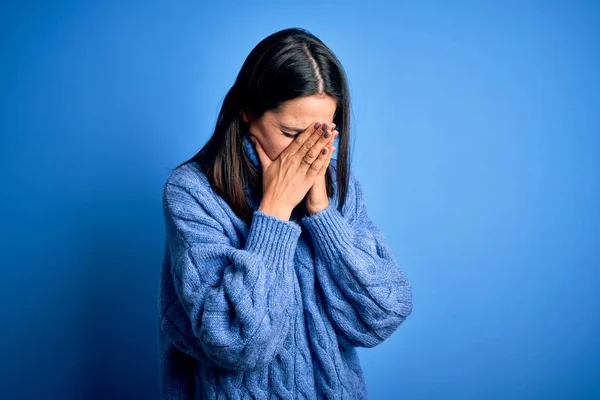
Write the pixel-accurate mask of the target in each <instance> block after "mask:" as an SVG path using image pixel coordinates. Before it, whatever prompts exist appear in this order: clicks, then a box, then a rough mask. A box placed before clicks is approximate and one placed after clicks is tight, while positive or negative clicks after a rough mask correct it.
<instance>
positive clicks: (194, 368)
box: [158, 135, 412, 399]
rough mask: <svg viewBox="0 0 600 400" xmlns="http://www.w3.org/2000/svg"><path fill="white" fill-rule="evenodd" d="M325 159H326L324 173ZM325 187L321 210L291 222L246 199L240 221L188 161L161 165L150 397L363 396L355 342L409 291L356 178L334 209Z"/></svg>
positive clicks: (392, 316) (375, 334) (373, 339)
mask: <svg viewBox="0 0 600 400" xmlns="http://www.w3.org/2000/svg"><path fill="white" fill-rule="evenodd" d="M243 137H244V149H245V151H246V152H247V154H248V155H249V157H250V159H251V160H252V162H253V163H254V164H255V165H256V166H259V165H260V162H259V159H258V157H257V154H256V149H255V148H254V144H253V143H252V142H251V141H250V140H249V138H248V136H247V135H244V136H243ZM336 166H337V161H336V160H335V159H331V161H330V168H331V169H332V173H333V177H334V182H335V175H336V172H335V171H336ZM335 192H336V193H335V194H334V196H333V197H332V198H330V203H329V206H328V207H327V208H325V209H323V210H321V211H319V212H318V213H316V214H313V215H310V216H307V217H303V218H301V219H299V220H290V221H285V220H282V219H279V218H276V217H274V216H271V215H269V214H266V213H263V212H262V211H260V210H258V206H259V204H260V198H258V200H256V201H254V202H253V201H250V203H251V204H252V206H253V208H254V214H253V219H252V222H251V224H249V225H248V224H246V223H245V222H243V220H241V219H240V218H239V217H238V216H237V215H236V214H235V213H234V212H233V211H232V209H231V208H230V207H229V206H228V204H227V203H226V202H225V201H224V200H223V199H222V198H221V197H220V196H218V195H217V194H215V192H213V190H212V188H211V186H210V184H209V182H208V179H207V178H206V176H205V175H204V174H203V173H202V172H201V171H200V169H199V167H198V165H197V164H196V163H195V162H192V163H189V164H186V165H184V166H181V167H179V168H177V169H175V170H174V171H173V172H171V174H170V176H169V177H168V179H167V181H166V183H165V185H164V190H163V197H162V205H163V211H164V217H165V228H166V243H165V253H164V259H163V264H162V272H161V276H160V286H159V296H158V339H159V356H160V390H161V396H162V397H161V398H164V399H221V398H223V399H242V398H244V399H245V398H254V399H271V398H283V399H321V398H326V399H366V398H367V391H366V385H365V380H364V376H363V372H362V369H361V366H360V362H359V358H358V354H357V351H356V347H373V346H376V345H378V344H379V343H381V342H382V341H384V340H385V339H387V338H388V337H390V336H391V335H392V333H393V332H394V331H396V329H397V328H398V327H399V325H400V324H401V323H402V322H403V321H404V320H405V319H406V317H407V316H408V315H409V314H410V313H411V312H412V290H411V286H410V283H409V281H408V279H407V277H406V275H405V273H404V272H403V271H402V269H400V268H399V266H398V265H397V263H396V261H395V259H394V256H393V254H392V251H391V250H390V248H389V246H388V244H387V243H386V240H385V238H384V236H383V234H382V233H381V231H380V230H379V229H378V228H377V227H376V226H375V225H374V224H373V222H372V221H371V220H370V219H369V217H368V215H367V210H366V206H365V204H364V201H363V195H362V189H361V185H360V183H359V182H358V181H357V179H356V177H355V175H354V174H353V173H352V172H351V173H350V182H349V189H348V197H347V200H346V203H345V205H344V207H343V209H342V211H341V212H340V211H339V210H338V209H337V201H338V197H337V190H336V191H335Z"/></svg>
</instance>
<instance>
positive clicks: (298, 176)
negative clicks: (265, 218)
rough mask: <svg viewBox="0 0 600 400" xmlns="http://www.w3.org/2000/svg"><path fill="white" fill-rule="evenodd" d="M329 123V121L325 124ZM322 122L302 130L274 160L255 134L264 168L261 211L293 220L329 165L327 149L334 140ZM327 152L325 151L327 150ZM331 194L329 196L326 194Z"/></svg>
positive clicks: (329, 155) (329, 154) (329, 152)
mask: <svg viewBox="0 0 600 400" xmlns="http://www.w3.org/2000/svg"><path fill="white" fill-rule="evenodd" d="M325 125H327V124H325ZM325 128H326V130H323V129H322V128H321V124H320V123H312V124H311V125H310V126H309V127H308V128H306V129H305V130H304V131H303V132H302V133H300V134H299V135H298V136H296V138H295V139H294V141H293V142H292V143H290V145H289V146H288V147H286V148H285V149H284V150H283V151H282V152H281V154H280V155H279V156H278V157H277V159H275V160H274V161H273V160H271V159H270V158H269V157H268V156H267V154H266V153H265V151H264V149H263V148H262V146H261V145H260V142H259V141H258V140H256V138H254V137H251V139H252V141H253V142H254V144H255V145H256V152H257V154H258V158H259V160H260V163H261V166H262V170H263V174H262V176H263V198H262V200H261V203H260V205H259V207H258V208H259V210H261V211H263V212H265V213H267V214H271V215H273V216H276V217H278V218H280V219H284V220H289V218H290V216H291V214H292V210H293V209H294V207H296V205H297V204H298V203H300V201H302V199H303V198H304V196H305V195H306V193H307V192H308V190H309V189H310V188H311V187H312V186H313V184H314V182H315V179H316V178H317V177H319V176H320V175H321V174H322V173H324V172H322V171H324V170H323V166H325V168H327V167H326V166H327V165H329V160H330V158H331V151H329V149H327V150H325V149H326V146H328V145H329V144H330V143H331V142H332V136H333V135H331V133H329V135H328V137H325V136H324V135H325V134H327V130H328V129H327V128H329V127H328V126H325ZM323 151H325V153H323ZM326 197H327V196H326Z"/></svg>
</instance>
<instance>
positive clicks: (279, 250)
mask: <svg viewBox="0 0 600 400" xmlns="http://www.w3.org/2000/svg"><path fill="white" fill-rule="evenodd" d="M301 233H302V229H301V228H300V225H298V224H297V223H295V222H292V221H284V220H283V219H280V218H277V217H274V216H273V215H270V214H266V213H264V212H262V211H261V210H258V209H257V210H255V211H254V215H253V217H252V224H251V225H250V231H249V233H248V239H247V240H246V250H248V251H251V252H254V253H259V254H261V255H263V256H264V257H265V258H266V259H268V260H272V261H275V262H287V261H293V259H294V253H295V252H296V247H297V246H298V239H299V237H300V234H301Z"/></svg>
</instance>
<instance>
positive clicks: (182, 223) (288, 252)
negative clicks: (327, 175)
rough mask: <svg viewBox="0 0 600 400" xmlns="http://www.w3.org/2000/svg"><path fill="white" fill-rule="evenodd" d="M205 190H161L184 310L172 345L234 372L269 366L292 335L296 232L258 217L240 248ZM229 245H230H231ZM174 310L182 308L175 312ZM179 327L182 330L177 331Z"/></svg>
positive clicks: (169, 185) (286, 224) (290, 224)
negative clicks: (228, 232)
mask: <svg viewBox="0 0 600 400" xmlns="http://www.w3.org/2000/svg"><path fill="white" fill-rule="evenodd" d="M202 192H205V193H207V192H208V190H206V189H204V188H202V189H201V190H200V189H196V188H193V189H191V188H189V187H185V186H182V185H179V184H174V183H169V182H167V184H166V185H165V188H164V194H163V210H164V214H165V221H166V226H167V230H168V240H167V245H168V246H169V250H170V253H171V268H172V270H171V273H172V277H173V285H174V288H175V292H176V295H177V299H178V300H179V302H180V304H181V306H180V308H181V309H182V311H181V312H179V313H173V315H175V316H177V318H176V319H178V320H175V321H170V323H171V324H172V325H174V326H178V327H179V332H178V334H177V335H173V336H174V337H172V338H171V339H172V340H174V341H179V343H178V344H179V345H180V346H181V347H183V348H187V349H189V351H188V353H191V354H205V355H206V356H207V357H208V359H209V360H208V361H209V362H211V363H212V364H213V365H217V366H219V367H222V368H226V369H229V370H233V371H249V370H254V369H259V368H263V367H264V366H266V365H267V364H268V363H269V362H270V361H271V360H272V359H273V358H274V357H275V356H276V354H277V353H278V351H279V350H280V349H281V346H282V343H283V341H284V339H285V337H286V335H287V333H288V331H289V327H290V324H291V317H290V315H291V313H290V309H291V307H292V302H293V301H294V300H293V296H289V293H290V292H293V290H294V289H293V280H292V274H293V270H292V268H293V257H294V253H295V249H296V246H297V243H298V238H299V236H300V233H301V229H300V226H299V225H298V224H296V223H294V222H290V221H284V220H281V219H278V218H276V217H274V216H271V215H269V214H266V213H263V212H262V211H260V210H256V211H255V212H254V215H253V219H252V223H251V225H250V227H249V231H248V236H247V238H246V240H245V243H243V244H242V243H237V235H231V234H227V229H231V227H230V226H225V224H221V223H219V218H218V217H219V216H221V215H223V210H222V208H221V207H220V206H219V205H218V204H217V203H216V202H215V200H214V199H212V198H209V197H208V196H209V195H207V194H203V193H202ZM232 238H233V239H232ZM176 305H177V306H179V304H176ZM182 327H183V328H182Z"/></svg>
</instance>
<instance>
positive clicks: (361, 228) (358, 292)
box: [301, 172, 412, 347]
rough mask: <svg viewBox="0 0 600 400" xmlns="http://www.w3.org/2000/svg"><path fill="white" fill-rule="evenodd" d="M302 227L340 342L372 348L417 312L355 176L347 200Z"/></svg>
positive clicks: (405, 281) (304, 219)
mask: <svg viewBox="0 0 600 400" xmlns="http://www.w3.org/2000/svg"><path fill="white" fill-rule="evenodd" d="M342 211H343V212H344V214H342V213H340V211H339V210H338V209H337V204H334V203H330V204H329V206H328V207H326V208H325V209H323V210H321V211H319V212H318V213H315V214H313V215H310V216H306V217H304V218H302V220H301V222H302V224H303V225H304V226H305V227H306V229H307V230H308V232H309V234H310V235H311V237H312V241H313V245H314V248H315V269H316V274H317V278H318V280H319V282H320V286H321V289H322V293H323V296H324V299H325V302H326V305H327V306H326V307H325V308H326V310H327V313H328V315H329V318H330V320H331V321H332V323H333V325H334V327H335V330H336V333H337V335H338V339H339V340H340V342H341V343H343V344H345V345H350V346H360V347H373V346H376V345H378V344H379V343H381V342H382V341H384V340H385V339H387V338H388V337H389V336H391V334H392V333H393V332H394V331H395V330H396V329H397V328H398V326H399V325H400V324H401V323H402V322H403V321H404V320H405V319H406V317H408V315H409V314H410V313H411V312H412V290H411V286H410V283H409V281H408V279H407V277H406V275H405V273H404V272H403V271H402V269H400V268H399V267H398V265H397V263H396V261H395V259H394V256H393V254H392V251H391V249H390V248H389V245H388V244H387V242H386V240H385V238H384V236H383V234H382V232H381V231H380V230H379V229H378V228H377V227H376V226H375V224H374V223H373V222H372V221H371V219H370V218H369V216H368V215H367V209H366V206H365V204H364V201H363V194H362V187H361V185H360V183H359V182H358V180H357V179H356V177H355V176H354V174H353V173H352V172H351V173H350V178H349V191H348V201H347V202H346V203H345V205H344V208H343V210H342Z"/></svg>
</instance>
